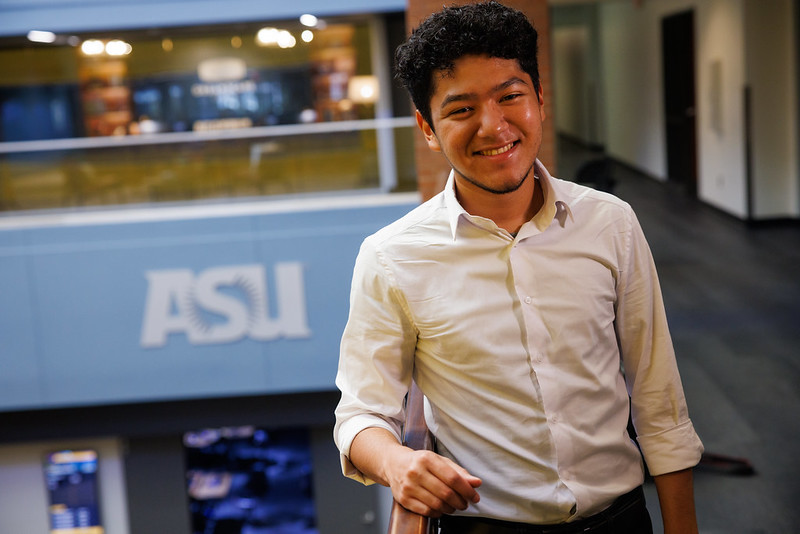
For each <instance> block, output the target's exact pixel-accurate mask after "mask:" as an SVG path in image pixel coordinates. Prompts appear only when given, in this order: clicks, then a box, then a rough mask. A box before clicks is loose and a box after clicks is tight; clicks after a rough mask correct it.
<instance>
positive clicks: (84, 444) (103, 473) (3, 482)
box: [0, 439, 129, 534]
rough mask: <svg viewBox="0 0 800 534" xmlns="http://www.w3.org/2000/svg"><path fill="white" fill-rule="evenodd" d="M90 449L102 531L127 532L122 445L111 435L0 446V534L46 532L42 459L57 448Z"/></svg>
mask: <svg viewBox="0 0 800 534" xmlns="http://www.w3.org/2000/svg"><path fill="white" fill-rule="evenodd" d="M70 448H91V449H95V450H96V451H97V453H98V456H99V460H100V462H99V467H98V475H99V481H98V487H99V489H100V514H101V518H102V521H103V525H104V527H105V532H106V534H129V529H128V512H127V506H128V505H127V498H126V493H125V478H124V466H123V452H122V451H123V448H122V444H121V443H120V442H119V440H116V439H86V440H81V441H79V442H71V441H70V442H65V441H52V442H36V443H23V444H13V445H1V446H0V488H2V498H0V533H2V534H48V533H49V532H50V527H49V524H48V510H47V508H48V501H47V499H48V497H47V491H46V487H45V480H44V471H43V462H44V458H45V455H46V454H47V453H49V452H53V451H56V450H60V449H70Z"/></svg>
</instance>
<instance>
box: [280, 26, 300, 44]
mask: <svg viewBox="0 0 800 534" xmlns="http://www.w3.org/2000/svg"><path fill="white" fill-rule="evenodd" d="M296 44H297V39H295V38H294V35H292V34H291V33H289V32H288V31H286V30H282V31H281V32H280V33H279V34H278V46H280V47H281V48H294V45H296Z"/></svg>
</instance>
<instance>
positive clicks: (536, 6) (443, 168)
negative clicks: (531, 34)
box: [406, 0, 556, 199]
mask: <svg viewBox="0 0 800 534" xmlns="http://www.w3.org/2000/svg"><path fill="white" fill-rule="evenodd" d="M469 3H473V2H470V1H468V0H451V1H444V0H408V4H407V8H406V27H407V28H408V30H409V32H410V31H411V29H412V28H416V27H417V25H419V23H420V21H422V20H423V19H424V18H425V17H427V16H428V15H430V14H431V13H433V12H434V11H438V10H440V9H441V8H442V6H444V5H447V6H450V5H456V4H458V5H462V4H469ZM503 3H504V4H505V5H507V6H509V7H513V8H514V9H518V10H520V11H522V12H523V13H525V15H527V17H528V19H530V20H531V21H532V22H533V25H534V27H535V28H536V31H538V32H539V77H540V79H541V83H542V90H543V92H544V106H545V114H546V120H545V122H544V125H543V128H544V131H543V132H542V148H541V150H540V151H539V159H540V160H541V161H542V163H544V165H545V167H547V168H548V169H549V170H550V172H552V173H555V171H556V169H555V163H556V162H555V132H554V128H553V106H552V98H551V95H552V92H551V88H552V85H551V83H550V82H551V76H550V12H549V9H548V7H547V0H503ZM509 38H513V35H509ZM414 141H415V160H416V165H417V185H418V187H419V190H420V192H421V193H422V197H423V198H425V199H427V198H430V197H432V196H433V195H435V194H436V193H438V192H439V191H441V190H442V187H444V183H445V181H446V180H447V174H448V173H449V172H450V166H449V165H448V164H447V161H446V160H445V159H444V157H443V156H442V155H441V154H439V153H437V152H432V151H431V150H430V149H429V148H428V145H427V144H426V143H425V138H424V137H423V135H422V133H421V132H420V131H419V129H417V132H416V136H415V140H414Z"/></svg>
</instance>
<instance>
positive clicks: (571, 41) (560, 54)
mask: <svg viewBox="0 0 800 534" xmlns="http://www.w3.org/2000/svg"><path fill="white" fill-rule="evenodd" d="M588 47H589V29H588V28H587V27H586V26H567V27H563V28H554V29H553V69H552V72H553V76H554V79H553V95H554V99H555V101H554V108H555V120H556V131H557V132H558V133H559V134H568V135H570V136H572V137H575V138H578V139H580V140H584V141H589V140H590V139H591V134H590V132H589V126H590V125H589V116H588V114H589V110H588V109H587V108H588V100H587V99H588V97H589V94H588V88H587V86H586V83H587V82H586V77H587V76H586V72H587V70H588V64H587V49H588Z"/></svg>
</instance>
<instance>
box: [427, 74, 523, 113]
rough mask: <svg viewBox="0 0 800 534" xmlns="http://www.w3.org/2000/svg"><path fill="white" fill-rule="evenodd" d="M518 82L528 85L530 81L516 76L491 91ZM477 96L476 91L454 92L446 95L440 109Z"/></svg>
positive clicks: (496, 90)
mask: <svg viewBox="0 0 800 534" xmlns="http://www.w3.org/2000/svg"><path fill="white" fill-rule="evenodd" d="M518 83H521V84H523V85H528V83H527V82H526V81H525V80H523V79H522V78H519V77H517V76H514V77H512V78H509V79H508V80H506V81H504V82H503V83H499V84H497V85H495V86H494V87H492V89H491V91H490V92H492V93H496V92H498V91H502V90H504V89H507V88H509V87H511V86H512V85H515V84H518ZM477 96H478V95H477V94H476V93H458V94H454V95H447V96H446V97H444V100H442V104H441V106H439V108H440V109H444V108H445V107H447V105H448V104H452V103H453V102H461V101H464V100H471V99H474V98H476V97H477Z"/></svg>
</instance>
